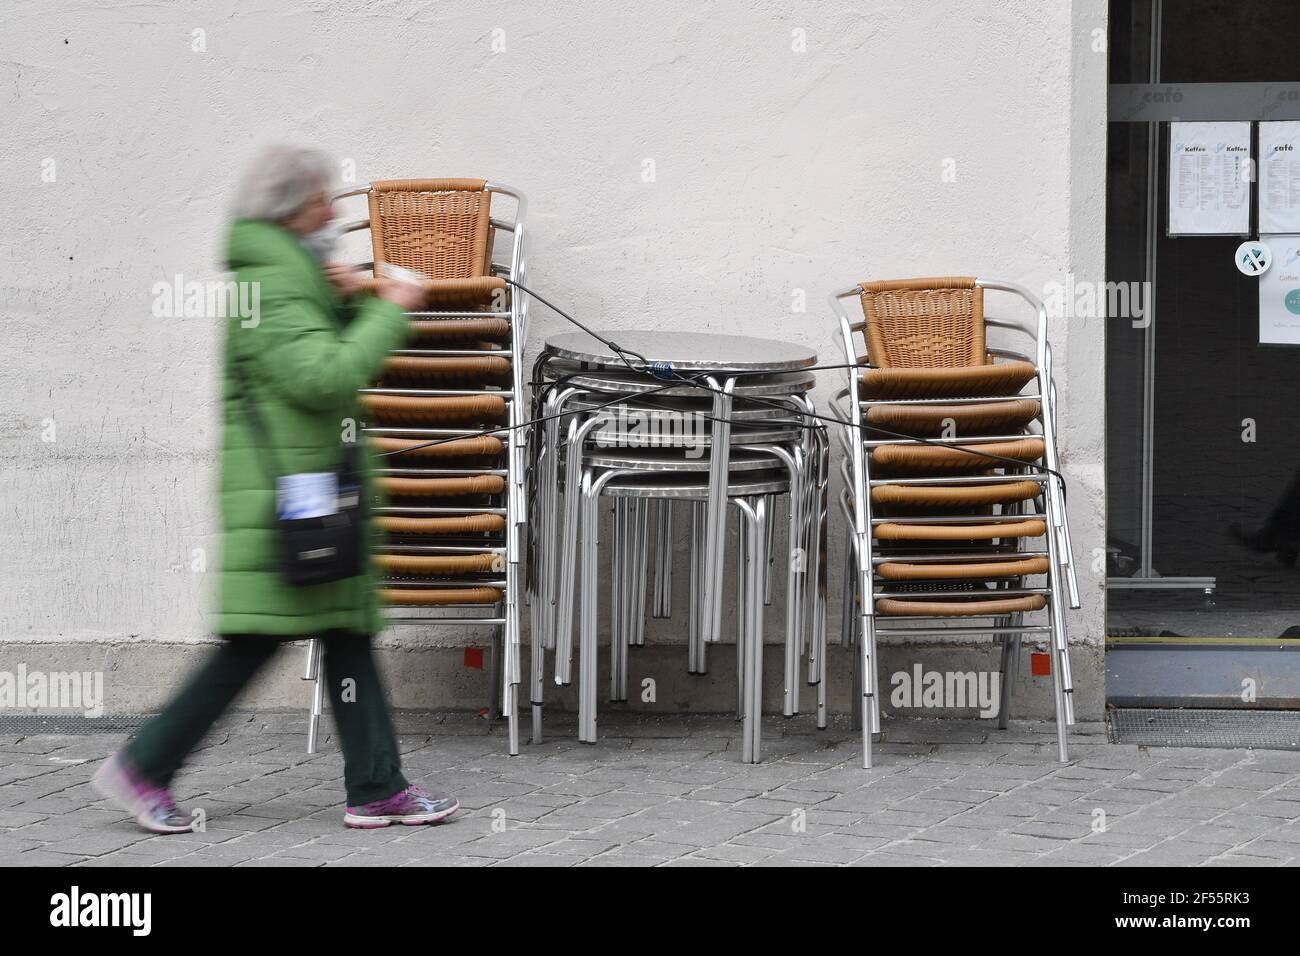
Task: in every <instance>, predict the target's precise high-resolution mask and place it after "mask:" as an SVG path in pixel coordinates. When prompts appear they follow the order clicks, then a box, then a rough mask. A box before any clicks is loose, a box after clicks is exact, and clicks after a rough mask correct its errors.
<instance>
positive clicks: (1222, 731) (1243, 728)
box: [1106, 707, 1300, 750]
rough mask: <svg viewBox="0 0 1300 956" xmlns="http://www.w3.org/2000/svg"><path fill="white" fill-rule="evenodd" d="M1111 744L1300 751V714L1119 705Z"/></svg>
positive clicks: (1110, 722)
mask: <svg viewBox="0 0 1300 956" xmlns="http://www.w3.org/2000/svg"><path fill="white" fill-rule="evenodd" d="M1106 726H1107V731H1108V733H1109V736H1110V742H1111V743H1113V744H1133V745H1137V746H1139V747H1217V748H1225V749H1241V748H1250V749H1255V750H1300V711H1297V710H1227V709H1223V710H1220V709H1211V708H1196V707H1187V708H1181V707H1180V708H1166V707H1149V708H1148V707H1117V708H1112V709H1111V710H1110V711H1109V713H1108V715H1107V719H1106Z"/></svg>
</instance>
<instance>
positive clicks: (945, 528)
mask: <svg viewBox="0 0 1300 956" xmlns="http://www.w3.org/2000/svg"><path fill="white" fill-rule="evenodd" d="M1046 531H1047V524H1046V522H1044V521H1043V519H1041V518H1027V519H1025V520H1024V521H998V522H990V523H988V524H905V523H901V522H893V521H887V522H882V523H881V524H878V525H876V528H875V531H874V532H873V534H874V535H875V537H876V538H877V540H880V541H993V540H997V539H999V538H1041V537H1042V536H1043V535H1044V534H1045V533H1046Z"/></svg>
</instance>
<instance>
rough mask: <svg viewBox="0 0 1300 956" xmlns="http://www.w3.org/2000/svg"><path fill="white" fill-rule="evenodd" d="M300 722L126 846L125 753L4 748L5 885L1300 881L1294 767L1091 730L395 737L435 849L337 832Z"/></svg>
mask: <svg viewBox="0 0 1300 956" xmlns="http://www.w3.org/2000/svg"><path fill="white" fill-rule="evenodd" d="M303 725H304V719H303V717H302V716H301V715H297V714H279V713H276V714H253V713H238V714H234V715H232V716H231V717H230V718H229V719H227V720H226V721H224V722H223V723H222V724H221V725H220V727H219V731H218V732H216V733H214V735H213V736H212V738H211V739H210V740H209V741H208V743H207V745H206V746H205V747H204V748H203V749H202V750H201V751H199V752H198V753H196V754H195V755H194V758H193V760H192V762H191V764H190V765H189V766H188V767H187V769H186V771H185V772H184V773H183V774H182V776H181V777H180V778H179V779H178V781H177V787H176V795H177V797H178V799H179V800H180V801H181V803H182V805H183V806H189V807H202V808H203V810H204V811H205V812H206V814H207V830H206V832H202V833H193V834H182V835H176V836H167V837H155V836H150V835H148V834H146V833H143V832H142V831H140V830H138V829H137V828H136V827H135V826H134V824H132V823H131V822H130V821H129V820H127V819H125V818H124V817H123V815H122V814H121V813H120V812H118V811H116V810H114V809H112V808H111V807H109V806H107V805H106V804H105V803H104V802H103V801H101V800H100V799H99V798H98V797H97V795H96V794H95V793H94V791H93V790H92V789H91V787H90V786H89V783H88V781H89V779H90V776H91V774H92V772H93V771H94V769H95V767H96V766H97V765H98V762H99V760H100V759H101V758H102V757H104V756H106V755H107V754H108V753H109V752H110V751H111V750H113V749H115V748H116V746H117V745H118V744H119V743H120V742H121V740H122V739H123V738H122V737H121V736H120V735H108V734H92V735H85V736H70V735H57V736H55V735H44V736H27V737H14V736H8V737H0V755H2V756H0V864H4V865H13V864H22V865H42V866H69V865H74V866H117V865H130V866H196V865H214V866H353V865H358V866H383V865H396V866H422V865H456V866H506V865H525V866H526V865H552V866H570V865H582V866H641V865H664V866H728V865H738V864H760V865H764V864H773V865H791V864H793V865H798V864H832V865H834V864H838V865H845V864H848V865H862V866H873V865H902V866H939V865H945V864H946V865H966V864H992V865H1007V866H1015V865H1019V866H1024V865H1039V864H1041V865H1099V866H1109V865H1114V866H1125V865H1134V864H1140V865H1165V866H1169V865H1210V866H1224V865H1244V866H1276V865H1290V866H1296V865H1298V864H1300V824H1298V823H1297V817H1300V753H1290V752H1273V751H1250V750H1202V749H1144V748H1138V747H1131V746H1117V745H1111V744H1108V743H1106V738H1105V736H1104V733H1103V728H1102V727H1101V726H1100V725H1099V724H1092V725H1083V726H1081V727H1080V728H1076V732H1075V733H1074V734H1073V735H1072V744H1073V753H1072V754H1071V756H1072V758H1073V759H1072V761H1071V762H1070V763H1069V764H1059V763H1057V762H1056V759H1055V735H1054V731H1053V729H1052V727H1051V725H1049V724H1037V723H1020V724H1013V726H1012V728H1011V729H1010V730H1007V731H998V730H996V729H995V728H991V727H989V725H987V724H981V723H979V722H974V721H969V722H968V721H952V720H901V719H895V720H891V721H889V722H888V723H887V725H886V731H887V733H886V736H887V742H885V743H883V744H881V745H879V747H878V754H879V760H878V766H877V768H876V769H873V770H870V771H864V770H862V769H861V767H860V766H859V765H858V751H857V741H856V735H855V734H854V733H853V732H851V731H850V730H849V728H848V726H847V724H846V723H845V722H843V721H836V722H835V723H834V724H833V725H832V727H831V729H830V730H827V731H821V732H818V731H816V730H815V729H812V728H811V726H810V724H809V721H808V720H807V719H806V718H796V719H794V720H789V721H786V720H783V719H781V718H779V717H777V718H770V719H767V720H765V727H764V730H765V736H764V747H765V753H764V756H765V759H764V762H763V763H762V764H760V765H757V766H745V765H742V764H741V763H740V761H739V750H740V745H739V734H738V725H737V724H735V723H734V722H733V721H732V720H730V719H728V718H726V717H721V716H709V717H704V716H686V715H682V716H671V717H668V716H665V717H646V716H631V715H620V714H618V713H606V714H604V715H602V723H601V734H602V739H601V741H600V743H599V744H598V745H596V746H594V747H593V746H581V745H579V744H577V743H576V742H574V738H573V729H574V725H573V722H572V721H571V720H570V719H567V718H564V717H562V716H558V717H550V718H548V726H547V731H548V733H549V734H550V736H549V737H548V738H547V740H546V741H545V742H544V743H542V744H540V745H529V744H525V745H524V747H523V753H522V754H521V755H520V756H518V757H509V756H507V755H506V753H505V746H504V738H503V736H502V728H501V727H500V726H495V727H490V726H489V725H488V724H487V722H486V721H483V720H480V719H478V718H475V717H472V716H469V715H460V714H455V715H439V714H403V715H399V719H398V727H399V730H400V731H401V733H402V749H403V751H404V753H405V766H406V769H407V773H408V775H409V776H410V777H411V779H412V780H413V781H418V782H420V783H421V784H424V785H425V786H427V787H429V788H437V789H443V790H448V791H451V792H453V793H455V794H456V795H457V796H458V797H459V798H460V801H461V806H462V809H461V811H460V813H458V814H457V815H456V816H455V817H454V818H452V820H451V821H449V822H448V823H445V824H443V825H441V826H436V827H389V828H386V829H382V830H372V831H351V830H347V829H345V828H344V827H343V824H342V804H343V789H342V781H341V772H342V766H341V760H340V757H339V755H338V752H337V748H336V747H335V746H334V744H333V742H332V741H331V740H328V739H327V740H325V741H324V742H323V746H322V748H321V752H320V753H318V754H317V755H315V756H311V757H309V756H307V754H306V753H305V752H304V750H305V740H306V738H305V735H304V733H303V729H304V726H303Z"/></svg>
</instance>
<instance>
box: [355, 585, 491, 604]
mask: <svg viewBox="0 0 1300 956" xmlns="http://www.w3.org/2000/svg"><path fill="white" fill-rule="evenodd" d="M379 598H380V600H381V601H382V602H383V603H384V604H392V605H397V606H408V607H430V606H435V607H436V606H443V605H447V604H497V603H499V602H500V601H501V598H502V595H501V590H500V588H489V587H478V588H419V589H416V588H384V589H382V590H381V591H380V592H379Z"/></svg>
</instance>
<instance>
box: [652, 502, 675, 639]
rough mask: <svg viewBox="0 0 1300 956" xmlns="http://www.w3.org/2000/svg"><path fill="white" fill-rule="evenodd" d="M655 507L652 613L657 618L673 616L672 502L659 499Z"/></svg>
mask: <svg viewBox="0 0 1300 956" xmlns="http://www.w3.org/2000/svg"><path fill="white" fill-rule="evenodd" d="M654 505H655V588H654V611H653V614H654V616H655V617H657V618H666V617H672V614H673V502H672V499H671V498H661V499H659V500H658V501H656V502H655V503H654Z"/></svg>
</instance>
